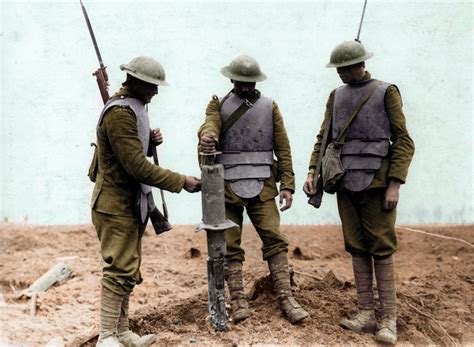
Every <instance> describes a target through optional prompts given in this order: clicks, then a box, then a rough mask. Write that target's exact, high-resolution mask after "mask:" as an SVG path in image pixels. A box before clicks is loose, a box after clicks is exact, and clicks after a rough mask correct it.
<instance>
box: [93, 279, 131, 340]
mask: <svg viewBox="0 0 474 347" xmlns="http://www.w3.org/2000/svg"><path fill="white" fill-rule="evenodd" d="M123 298H124V296H123V295H117V294H115V293H114V292H112V291H110V290H108V289H107V288H105V287H102V289H101V293H100V328H99V339H98V340H97V344H96V346H97V347H123V345H122V344H121V343H120V342H119V340H118V336H117V324H118V320H119V317H120V308H121V307H122V301H123Z"/></svg>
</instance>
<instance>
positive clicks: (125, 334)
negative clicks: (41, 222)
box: [117, 295, 156, 347]
mask: <svg viewBox="0 0 474 347" xmlns="http://www.w3.org/2000/svg"><path fill="white" fill-rule="evenodd" d="M129 298H130V296H129V295H126V296H125V297H124V298H123V301H122V307H121V310H120V318H119V321H118V325H117V333H118V340H119V341H120V343H122V344H123V345H124V346H125V347H147V346H150V345H152V344H153V343H155V341H156V335H155V334H148V335H143V336H140V335H138V334H135V333H134V332H132V331H131V330H130V328H129V322H128V307H129Z"/></svg>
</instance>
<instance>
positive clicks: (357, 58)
mask: <svg viewBox="0 0 474 347" xmlns="http://www.w3.org/2000/svg"><path fill="white" fill-rule="evenodd" d="M373 55H374V54H373V53H371V52H367V51H366V50H365V47H364V45H363V44H362V43H360V42H359V41H355V40H354V41H346V42H343V43H341V44H339V45H337V46H336V48H334V49H333V50H332V52H331V58H330V59H329V63H328V64H326V67H341V66H349V65H354V64H357V63H361V62H363V61H365V60H367V59H369V58H370V57H372V56H373Z"/></svg>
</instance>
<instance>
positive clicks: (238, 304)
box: [227, 260, 250, 323]
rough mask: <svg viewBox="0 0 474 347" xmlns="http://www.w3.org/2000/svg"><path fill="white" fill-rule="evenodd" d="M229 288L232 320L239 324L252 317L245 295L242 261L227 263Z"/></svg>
mask: <svg viewBox="0 0 474 347" xmlns="http://www.w3.org/2000/svg"><path fill="white" fill-rule="evenodd" d="M227 286H228V287H229V292H230V300H231V306H232V320H233V322H234V323H238V322H240V321H243V320H245V319H247V318H248V317H250V310H249V304H248V302H247V299H246V298H245V293H244V280H243V278H242V262H241V261H239V260H229V261H228V262H227Z"/></svg>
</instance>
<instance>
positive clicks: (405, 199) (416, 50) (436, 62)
mask: <svg viewBox="0 0 474 347" xmlns="http://www.w3.org/2000/svg"><path fill="white" fill-rule="evenodd" d="M362 3H363V1H305V2H302V1H292V2H280V1H253V2H240V1H239V2H237V1H225V2H224V1H205V2H185V1H170V2H161V1H155V2H138V1H133V2H132V1H130V2H123V1H121V2H111V1H110V2H100V1H92V0H90V1H87V0H86V1H85V4H86V7H87V9H88V11H89V14H90V17H91V21H92V24H93V26H94V29H95V32H96V36H97V40H98V42H99V44H100V47H101V50H102V55H103V58H104V60H105V63H106V65H107V66H108V71H109V75H110V80H111V90H112V91H113V90H115V89H117V88H118V87H119V85H120V82H121V81H122V80H123V74H122V72H121V71H120V70H119V69H118V66H119V65H120V64H121V63H124V62H128V61H129V60H130V59H131V58H132V57H134V56H135V55H150V56H153V57H156V58H157V59H158V60H160V61H161V62H162V63H163V65H164V67H165V69H166V72H167V77H168V79H169V81H170V83H171V86H170V87H167V88H162V89H160V94H159V96H158V97H157V98H156V99H155V100H154V101H153V102H152V104H151V106H150V113H151V119H152V121H151V122H152V125H153V126H160V127H161V128H162V130H163V132H164V135H165V144H164V145H163V146H162V147H161V148H160V150H159V152H160V156H161V158H162V159H161V162H162V165H163V166H165V167H167V168H170V169H173V170H176V171H180V172H183V173H188V174H194V175H197V176H198V175H199V170H198V167H197V162H196V157H195V144H196V140H197V138H196V134H195V132H196V129H197V128H198V127H199V125H200V123H201V122H202V120H203V111H204V109H205V106H206V104H207V102H208V100H209V99H210V97H211V95H212V94H214V93H215V94H218V95H223V94H225V93H226V92H227V91H228V89H229V88H230V83H229V82H228V81H227V80H226V79H225V78H223V77H222V76H221V75H220V74H219V69H220V68H221V67H222V66H223V65H226V64H228V63H229V62H230V61H231V60H232V58H234V57H235V56H237V55H240V54H242V53H246V54H249V55H252V56H254V57H255V58H256V59H257V60H258V61H259V62H260V64H261V66H262V69H263V70H264V71H265V72H266V73H267V75H268V76H269V78H268V80H267V81H265V82H263V83H261V84H259V85H258V87H259V88H260V90H261V91H262V92H263V93H265V94H267V95H268V96H271V97H272V98H274V99H275V100H276V101H277V102H278V103H279V105H280V108H281V111H282V113H283V116H284V119H285V122H286V126H287V129H288V133H289V137H290V141H291V144H292V150H293V155H294V168H295V172H296V177H297V186H298V188H297V195H296V196H295V206H294V208H292V209H291V210H289V211H288V212H285V213H284V214H283V216H282V222H283V223H298V224H309V223H316V224H321V223H337V222H338V217H337V211H336V203H335V199H334V197H333V196H329V197H325V201H324V206H323V208H321V209H320V210H318V211H316V210H314V209H313V208H312V207H310V206H308V205H306V199H305V197H304V195H303V194H302V192H301V189H300V187H301V185H302V183H303V181H304V178H305V175H306V170H307V164H308V159H309V154H310V151H311V147H312V145H313V140H314V137H315V134H316V130H317V129H318V128H319V125H320V123H321V120H322V116H323V111H324V107H325V103H326V99H327V96H328V95H329V92H330V91H331V90H332V89H333V88H335V87H337V86H338V85H339V84H340V82H339V80H338V78H337V76H336V74H335V71H334V70H330V69H325V68H324V64H325V63H326V61H327V59H328V57H329V53H330V51H331V49H332V48H333V47H334V46H335V45H336V44H337V43H339V42H341V41H344V40H350V39H353V38H354V37H355V35H356V32H357V26H358V23H359V16H360V12H361V8H362ZM0 23H1V24H0V25H1V29H0V42H1V56H2V64H1V67H2V71H1V81H2V84H1V88H0V97H1V101H2V115H1V120H2V127H1V146H2V147H1V157H2V160H1V165H2V167H1V169H2V171H1V177H2V180H1V184H2V186H1V189H2V191H1V203H2V216H3V217H4V218H7V217H8V218H9V219H10V220H14V221H21V220H23V219H24V218H27V219H28V220H29V221H30V222H32V223H51V224H55V223H68V224H69V223H83V222H88V221H89V219H90V217H89V207H88V202H89V197H90V193H91V190H92V184H91V183H89V182H88V179H87V177H86V171H87V166H88V164H89V159H90V156H91V153H92V151H91V148H90V147H89V143H90V142H91V141H93V140H94V137H95V135H94V129H95V122H96V119H97V115H98V113H99V111H100V108H101V101H100V97H99V94H98V92H97V90H96V85H95V81H94V79H93V78H92V76H91V72H92V71H93V70H95V69H96V67H97V62H96V57H95V54H94V51H93V48H92V44H91V41H90V37H89V34H88V32H87V29H86V26H85V23H84V19H83V17H82V12H81V9H80V6H79V1H62V2H58V1H46V2H36V1H35V2H31V1H30V2H10V1H1V20H0ZM472 23H473V12H472V2H470V1H466V2H461V1H452V2H446V1H445V2H432V1H398V2H388V1H371V0H369V4H368V7H367V13H366V20H365V23H364V27H363V30H362V40H363V42H364V43H365V45H366V47H367V48H368V49H369V50H371V51H373V52H374V53H375V56H374V58H372V59H371V60H369V61H368V62H367V67H368V70H369V71H370V72H371V73H372V74H373V76H374V77H376V78H379V79H382V80H385V81H390V82H393V83H396V84H397V85H398V86H399V88H400V90H401V93H402V96H403V100H404V108H405V112H406V116H407V122H408V127H409V130H410V133H411V135H412V137H413V139H414V140H415V143H416V154H415V158H414V161H413V164H412V167H411V170H410V174H409V177H408V184H407V185H406V186H404V187H403V188H402V193H401V203H400V208H399V219H398V221H399V222H400V223H418V222H423V223H434V222H436V223H438V222H443V223H472V222H473V221H474V217H473V216H474V213H473V179H472V177H473V172H472V167H473V148H474V144H473V128H472V116H473V112H472V64H473V62H472V30H473V28H472ZM167 199H168V204H169V209H170V211H171V219H172V222H173V223H197V222H199V220H200V215H201V211H200V196H199V195H193V196H191V195H189V194H187V193H183V194H180V195H176V194H167Z"/></svg>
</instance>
